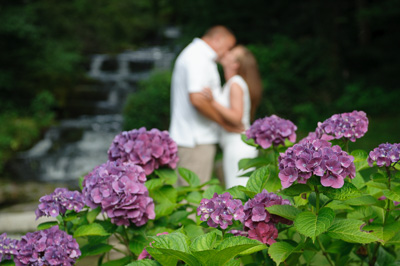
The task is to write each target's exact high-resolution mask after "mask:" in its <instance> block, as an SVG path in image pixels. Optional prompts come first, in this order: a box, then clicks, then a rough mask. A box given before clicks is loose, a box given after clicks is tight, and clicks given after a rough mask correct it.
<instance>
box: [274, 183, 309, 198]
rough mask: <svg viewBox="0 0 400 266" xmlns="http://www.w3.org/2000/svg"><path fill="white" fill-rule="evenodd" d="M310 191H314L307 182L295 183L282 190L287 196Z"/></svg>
mask: <svg viewBox="0 0 400 266" xmlns="http://www.w3.org/2000/svg"><path fill="white" fill-rule="evenodd" d="M310 191H312V190H311V188H310V186H308V185H306V184H294V185H291V186H290V187H288V188H286V189H284V190H281V192H280V193H282V194H283V195H286V196H292V197H293V196H298V195H300V194H302V193H307V192H310Z"/></svg>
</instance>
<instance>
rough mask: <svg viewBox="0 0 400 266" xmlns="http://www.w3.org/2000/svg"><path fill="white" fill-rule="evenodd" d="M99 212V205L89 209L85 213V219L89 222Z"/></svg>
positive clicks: (93, 219)
mask: <svg viewBox="0 0 400 266" xmlns="http://www.w3.org/2000/svg"><path fill="white" fill-rule="evenodd" d="M100 212H101V207H97V208H96V209H94V210H91V211H89V212H88V213H87V215H86V219H87V220H88V222H89V223H90V224H91V223H93V222H94V221H95V220H96V217H97V216H98V215H99V213H100Z"/></svg>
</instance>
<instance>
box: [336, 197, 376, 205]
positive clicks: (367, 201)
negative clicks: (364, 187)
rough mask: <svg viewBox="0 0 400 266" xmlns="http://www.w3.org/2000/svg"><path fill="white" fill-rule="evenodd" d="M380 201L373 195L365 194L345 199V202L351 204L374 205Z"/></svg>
mask: <svg viewBox="0 0 400 266" xmlns="http://www.w3.org/2000/svg"><path fill="white" fill-rule="evenodd" d="M377 202H378V200H377V199H375V198H374V197H372V196H371V195H363V196H361V197H357V198H352V199H348V200H345V201H344V203H345V204H348V205H350V206H362V205H373V204H376V203H377Z"/></svg>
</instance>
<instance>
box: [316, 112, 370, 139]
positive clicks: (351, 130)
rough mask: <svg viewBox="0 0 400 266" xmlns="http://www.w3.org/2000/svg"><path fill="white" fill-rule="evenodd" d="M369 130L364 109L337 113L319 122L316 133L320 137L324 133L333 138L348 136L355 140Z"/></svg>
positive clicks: (347, 137)
mask: <svg viewBox="0 0 400 266" xmlns="http://www.w3.org/2000/svg"><path fill="white" fill-rule="evenodd" d="M367 131H368V118H367V114H366V113H365V112H363V111H356V110H354V111H353V112H351V113H342V114H335V115H333V116H331V117H330V118H328V119H326V120H325V121H324V122H322V123H321V122H318V127H317V129H316V131H315V132H316V133H317V136H318V138H321V137H322V135H323V134H326V135H328V136H330V137H331V139H341V138H346V139H349V140H351V141H352V142H355V141H356V139H359V138H361V137H363V136H364V134H365V133H366V132H367Z"/></svg>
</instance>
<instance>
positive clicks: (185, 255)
mask: <svg viewBox="0 0 400 266" xmlns="http://www.w3.org/2000/svg"><path fill="white" fill-rule="evenodd" d="M151 238H152V239H153V240H154V242H153V243H152V247H151V248H150V247H148V248H146V250H147V251H148V252H149V253H150V255H151V256H153V257H154V258H155V259H156V260H157V261H159V262H160V263H161V264H163V265H167V264H165V261H164V259H165V256H170V257H172V258H173V259H175V260H183V261H184V262H186V263H187V264H189V265H199V264H200V263H199V261H198V260H197V259H196V258H195V257H194V256H193V255H192V254H191V252H190V249H189V243H190V241H189V238H188V237H187V236H186V235H184V234H182V233H180V232H174V233H171V234H168V235H160V236H156V237H151ZM160 255H161V256H160ZM160 260H162V261H160ZM168 265H170V264H169V262H168Z"/></svg>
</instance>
